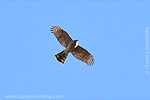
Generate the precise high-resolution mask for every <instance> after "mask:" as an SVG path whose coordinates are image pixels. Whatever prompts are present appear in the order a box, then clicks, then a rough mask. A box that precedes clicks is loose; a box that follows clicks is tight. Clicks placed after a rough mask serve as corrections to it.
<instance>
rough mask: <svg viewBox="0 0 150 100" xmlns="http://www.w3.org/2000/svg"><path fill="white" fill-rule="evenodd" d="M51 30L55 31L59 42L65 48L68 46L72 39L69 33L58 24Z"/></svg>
mask: <svg viewBox="0 0 150 100" xmlns="http://www.w3.org/2000/svg"><path fill="white" fill-rule="evenodd" d="M51 31H52V33H54V35H55V36H56V38H57V40H58V41H59V43H60V44H61V45H63V46H64V47H65V48H66V47H67V45H68V43H69V42H70V41H72V38H71V37H70V36H69V34H68V33H67V32H66V31H64V30H63V29H61V28H60V27H58V26H52V28H51Z"/></svg>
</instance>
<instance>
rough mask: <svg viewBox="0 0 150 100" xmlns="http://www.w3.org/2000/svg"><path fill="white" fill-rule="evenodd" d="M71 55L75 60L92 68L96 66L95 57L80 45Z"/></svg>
mask: <svg viewBox="0 0 150 100" xmlns="http://www.w3.org/2000/svg"><path fill="white" fill-rule="evenodd" d="M71 53H72V55H73V56H74V57H75V58H77V59H79V60H81V61H83V62H85V63H87V64H88V65H90V66H91V65H93V64H94V61H95V60H94V57H93V55H91V54H90V53H89V52H88V51H87V50H86V49H84V48H83V47H81V46H79V45H78V46H77V47H76V48H75V50H73V51H72V52H71Z"/></svg>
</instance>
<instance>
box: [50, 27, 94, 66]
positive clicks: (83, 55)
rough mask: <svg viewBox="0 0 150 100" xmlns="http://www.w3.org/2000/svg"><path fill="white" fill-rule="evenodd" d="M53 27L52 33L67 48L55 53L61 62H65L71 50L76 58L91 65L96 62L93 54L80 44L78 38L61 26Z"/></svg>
mask: <svg viewBox="0 0 150 100" xmlns="http://www.w3.org/2000/svg"><path fill="white" fill-rule="evenodd" d="M52 27H53V28H51V29H52V30H51V31H52V33H54V35H55V36H56V38H57V40H58V41H59V43H60V44H62V45H63V46H64V47H65V48H66V49H65V50H64V51H62V52H60V53H58V54H56V55H55V57H56V59H57V60H58V61H59V62H61V63H63V64H64V63H65V61H66V58H67V56H68V54H69V53H70V52H71V53H72V55H73V56H74V57H75V58H77V59H79V60H81V61H83V62H85V63H87V64H88V65H90V66H91V65H93V64H94V58H93V56H92V55H91V54H90V53H89V52H88V51H87V50H86V49H84V48H82V47H81V46H79V45H78V40H72V38H71V37H70V36H69V34H68V33H67V32H66V31H64V30H63V29H61V28H60V27H57V26H55V27H54V26H52Z"/></svg>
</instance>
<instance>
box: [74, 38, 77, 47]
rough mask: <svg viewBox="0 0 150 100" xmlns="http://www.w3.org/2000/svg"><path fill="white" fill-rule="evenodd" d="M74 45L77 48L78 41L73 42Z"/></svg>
mask: <svg viewBox="0 0 150 100" xmlns="http://www.w3.org/2000/svg"><path fill="white" fill-rule="evenodd" d="M74 43H75V44H76V45H75V48H76V47H77V46H78V40H74Z"/></svg>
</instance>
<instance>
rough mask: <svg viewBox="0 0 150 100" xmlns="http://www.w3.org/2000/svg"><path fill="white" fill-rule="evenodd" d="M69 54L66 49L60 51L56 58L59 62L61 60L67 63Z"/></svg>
mask: <svg viewBox="0 0 150 100" xmlns="http://www.w3.org/2000/svg"><path fill="white" fill-rule="evenodd" d="M67 56H68V54H65V52H64V51H62V52H60V53H58V54H56V55H55V57H56V59H57V60H58V61H59V62H61V63H62V64H64V63H65V61H66V58H67Z"/></svg>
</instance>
